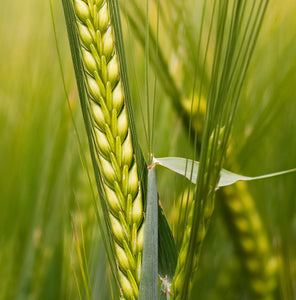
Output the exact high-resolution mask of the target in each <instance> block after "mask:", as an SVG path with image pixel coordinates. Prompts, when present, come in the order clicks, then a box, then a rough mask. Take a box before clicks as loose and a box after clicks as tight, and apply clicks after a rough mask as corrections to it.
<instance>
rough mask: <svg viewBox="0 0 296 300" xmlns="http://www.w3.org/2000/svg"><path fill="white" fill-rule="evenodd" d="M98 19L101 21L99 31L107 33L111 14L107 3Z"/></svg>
mask: <svg viewBox="0 0 296 300" xmlns="http://www.w3.org/2000/svg"><path fill="white" fill-rule="evenodd" d="M98 19H99V29H100V30H101V31H105V30H106V29H107V26H108V24H109V12H108V6H107V2H106V3H105V4H104V5H103V7H102V8H101V9H100V11H99V16H98Z"/></svg>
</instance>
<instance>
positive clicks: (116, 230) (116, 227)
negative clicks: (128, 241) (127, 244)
mask: <svg viewBox="0 0 296 300" xmlns="http://www.w3.org/2000/svg"><path fill="white" fill-rule="evenodd" d="M109 218H110V223H111V227H112V232H113V234H114V235H115V238H116V239H117V240H118V241H119V242H120V243H121V244H122V243H123V240H124V232H123V229H122V226H121V224H120V222H119V221H118V220H117V219H116V218H115V217H114V216H113V215H112V214H111V213H109Z"/></svg>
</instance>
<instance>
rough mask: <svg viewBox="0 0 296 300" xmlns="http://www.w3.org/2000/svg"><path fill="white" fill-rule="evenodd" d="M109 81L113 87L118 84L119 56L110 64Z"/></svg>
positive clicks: (114, 57) (115, 56) (112, 59)
mask: <svg viewBox="0 0 296 300" xmlns="http://www.w3.org/2000/svg"><path fill="white" fill-rule="evenodd" d="M107 68H108V80H109V81H110V82H111V84H112V86H113V85H114V84H115V83H116V82H117V80H118V78H119V66H118V60H117V55H116V54H115V55H113V57H112V58H111V60H110V61H109V63H108V66H107Z"/></svg>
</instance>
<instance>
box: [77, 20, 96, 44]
mask: <svg viewBox="0 0 296 300" xmlns="http://www.w3.org/2000/svg"><path fill="white" fill-rule="evenodd" d="M77 26H78V32H79V35H80V38H81V40H82V42H83V44H84V45H85V46H86V47H87V48H88V49H90V45H91V43H92V42H93V38H92V36H91V34H90V32H89V30H88V28H87V27H86V26H84V25H82V24H81V23H80V22H77Z"/></svg>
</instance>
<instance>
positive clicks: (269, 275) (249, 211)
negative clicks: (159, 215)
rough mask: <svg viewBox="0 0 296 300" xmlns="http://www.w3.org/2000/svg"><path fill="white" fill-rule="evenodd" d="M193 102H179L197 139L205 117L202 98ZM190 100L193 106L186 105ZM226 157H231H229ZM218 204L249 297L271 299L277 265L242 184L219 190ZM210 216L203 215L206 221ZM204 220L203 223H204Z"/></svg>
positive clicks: (254, 208) (258, 217)
mask: <svg viewBox="0 0 296 300" xmlns="http://www.w3.org/2000/svg"><path fill="white" fill-rule="evenodd" d="M197 99H198V98H197V96H195V97H194V98H193V99H192V100H187V99H183V100H182V106H183V107H184V110H185V111H186V114H187V115H188V117H189V116H190V114H193V116H194V117H193V122H192V123H191V126H192V129H193V131H194V132H197V134H198V137H200V136H201V132H202V127H203V125H202V124H200V121H199V120H200V119H203V118H204V117H203V116H202V115H203V114H205V103H204V102H205V99H204V98H201V99H200V102H199V103H198V100H197ZM191 101H193V104H190V102H191ZM197 117H198V118H197ZM229 156H230V157H231V154H229ZM231 165H234V163H231ZM219 201H220V205H221V206H222V208H223V214H224V216H225V220H226V223H227V225H228V228H229V233H230V235H231V237H232V239H233V242H234V245H235V248H236V252H237V253H238V254H239V255H240V257H241V263H242V266H243V268H244V270H245V271H246V274H247V278H248V285H249V289H250V291H251V293H252V297H253V298H254V299H272V297H273V296H272V295H273V291H274V290H275V288H276V285H277V284H276V272H277V264H276V260H275V258H274V257H273V256H272V254H271V250H270V246H269V241H268V238H267V235H266V232H265V230H264V228H263V224H262V222H261V218H260V215H259V214H258V212H257V210H256V207H255V204H254V200H253V199H252V197H251V195H250V194H249V192H248V189H247V185H246V183H243V182H240V183H237V184H236V185H234V186H231V187H227V188H225V189H223V190H221V192H220V197H219ZM212 205H213V206H212V207H211V208H210V207H209V209H208V211H211V210H212V209H214V203H213V204H212ZM210 215H211V214H207V216H208V217H207V218H209V217H210ZM190 221H191V220H188V224H187V229H186V233H187V234H186V235H184V236H186V237H187V235H188V237H189V236H190V228H188V226H189V224H190ZM205 221H206V223H207V220H205ZM205 229H206V227H205ZM187 231H188V232H187ZM194 263H196V262H194Z"/></svg>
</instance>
